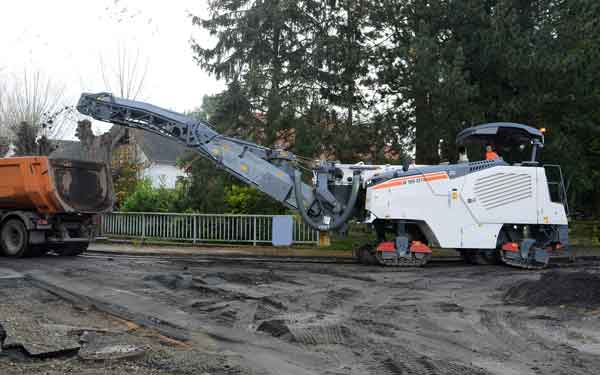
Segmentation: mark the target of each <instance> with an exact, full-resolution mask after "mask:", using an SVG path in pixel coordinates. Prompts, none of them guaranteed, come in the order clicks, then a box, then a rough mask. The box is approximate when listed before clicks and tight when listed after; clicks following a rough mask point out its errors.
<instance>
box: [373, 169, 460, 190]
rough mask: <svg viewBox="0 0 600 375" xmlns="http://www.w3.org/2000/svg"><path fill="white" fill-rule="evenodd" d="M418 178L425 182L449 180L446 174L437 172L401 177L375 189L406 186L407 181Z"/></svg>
mask: <svg viewBox="0 0 600 375" xmlns="http://www.w3.org/2000/svg"><path fill="white" fill-rule="evenodd" d="M417 178H422V179H423V180H425V181H427V182H430V181H436V180H447V179H448V174H447V173H446V172H435V173H427V174H424V175H423V174H421V175H417V176H407V177H399V178H395V179H393V180H390V181H388V182H384V183H382V184H380V185H376V186H375V187H374V188H373V189H376V190H379V189H385V188H389V187H394V186H400V185H404V184H406V182H407V181H410V180H416V179H417Z"/></svg>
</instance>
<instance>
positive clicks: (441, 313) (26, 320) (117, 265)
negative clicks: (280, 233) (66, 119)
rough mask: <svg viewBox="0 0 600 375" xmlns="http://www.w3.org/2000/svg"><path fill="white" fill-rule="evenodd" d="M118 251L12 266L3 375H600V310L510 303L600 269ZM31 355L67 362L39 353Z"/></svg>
mask: <svg viewBox="0 0 600 375" xmlns="http://www.w3.org/2000/svg"><path fill="white" fill-rule="evenodd" d="M96 246H101V245H96ZM105 249H106V250H107V251H109V250H110V251H113V253H106V255H103V254H104V253H98V252H96V253H94V254H93V256H79V257H75V258H60V257H53V256H46V257H42V258H33V259H7V258H0V283H1V285H2V287H1V289H0V291H1V292H2V293H1V294H2V295H0V301H2V302H0V324H3V325H7V326H8V329H6V328H7V327H5V328H4V331H6V332H7V333H10V336H7V340H9V341H8V342H9V343H13V344H12V345H6V343H7V340H4V343H5V345H4V347H7V348H8V349H6V350H4V351H3V352H1V353H0V374H3V375H4V374H6V375H12V374H47V373H48V374H52V375H54V374H63V373H68V372H73V373H82V374H120V373H134V374H137V373H139V374H204V373H206V374H457V375H458V374H461V375H462V374H467V375H468V374H597V373H598V369H599V368H600V306H598V307H595V306H589V307H588V308H581V307H575V306H569V305H559V306H554V307H547V306H520V305H515V304H507V303H506V302H505V301H504V299H503V294H504V292H505V291H506V290H507V289H508V288H509V287H511V286H514V285H518V283H520V282H523V281H526V280H537V279H539V277H540V275H541V274H543V273H544V272H580V271H582V270H586V271H588V272H590V274H598V273H600V266H599V265H598V263H594V262H588V264H587V265H586V264H576V265H567V266H564V267H561V268H559V269H558V270H557V269H554V270H549V271H524V270H518V269H513V268H509V267H505V266H485V267H484V266H467V265H464V264H462V263H459V262H454V263H443V264H438V265H436V264H432V265H430V266H428V267H425V268H417V269H389V268H381V267H367V266H361V265H355V264H315V263H290V264H287V263H274V262H268V261H264V262H262V261H260V260H259V261H256V262H251V263H245V262H240V261H239V260H236V259H235V258H232V259H231V260H228V259H227V256H223V257H221V258H220V259H214V258H210V259H205V258H203V257H202V256H200V255H188V256H186V257H181V256H168V255H166V256H162V257H159V256H152V257H147V258H144V257H141V256H119V255H118V254H115V253H114V248H111V247H110V246H108V245H106V248H105ZM96 250H97V249H96ZM15 272H16V273H15ZM19 273H20V274H22V275H24V277H23V278H20V277H19ZM9 274H10V275H12V278H9V279H7V280H4V279H2V277H3V276H2V275H9ZM15 319H16V320H18V322H17V323H18V324H13V325H12V326H11V322H8V324H7V323H6V321H7V320H15ZM2 322H4V323H2ZM15 327H16V328H15ZM40 327H42V328H40ZM42 329H44V330H45V331H42ZM40 332H44V334H43V335H40V334H39V333H40ZM5 335H6V334H5ZM19 335H20V336H19ZM40 336H41V338H40ZM15 338H17V339H18V340H15ZM10 340H12V341H10ZM17 341H21V342H20V343H19V342H17ZM15 342H17V343H16V344H15ZM73 343H76V344H77V345H79V346H80V348H79V349H74V348H72V347H70V346H72V345H73ZM18 344H21V345H20V347H19V345H18ZM44 345H45V346H44ZM11 346H12V349H11ZM128 346H135V347H136V348H141V349H143V352H142V353H141V354H139V353H138V354H137V355H135V356H133V357H132V358H128V359H114V360H109V361H106V360H90V359H89V358H90V357H89V356H88V357H86V358H88V359H84V357H85V355H83V356H82V353H86V351H87V352H89V351H90V348H92V349H93V348H105V347H109V348H113V349H114V348H126V347H128ZM15 347H16V348H17V349H15ZM61 347H63V348H64V350H62V351H61V350H59V349H60V348H61ZM23 348H29V349H31V348H34V349H35V348H46V349H43V350H47V349H48V348H49V349H51V352H49V354H47V355H46V356H45V358H39V357H38V358H32V357H31V355H30V354H31V353H27V352H25V353H23V352H22V350H23ZM19 350H21V351H19ZM96 350H97V351H100V352H102V350H100V349H96ZM26 351H27V349H26ZM42 357H44V356H43V355H42ZM115 358H116V357H115Z"/></svg>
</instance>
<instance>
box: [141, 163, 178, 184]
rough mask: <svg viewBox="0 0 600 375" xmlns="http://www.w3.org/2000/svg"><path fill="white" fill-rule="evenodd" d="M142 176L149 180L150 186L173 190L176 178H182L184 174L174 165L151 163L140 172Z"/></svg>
mask: <svg viewBox="0 0 600 375" xmlns="http://www.w3.org/2000/svg"><path fill="white" fill-rule="evenodd" d="M142 176H143V177H144V178H150V180H151V181H152V186H153V187H155V188H158V187H161V186H164V187H166V188H169V189H174V188H175V184H176V183H177V177H180V176H184V173H183V171H182V170H181V169H179V168H177V167H176V166H174V165H169V164H156V163H152V164H151V165H150V166H149V167H148V168H144V170H142Z"/></svg>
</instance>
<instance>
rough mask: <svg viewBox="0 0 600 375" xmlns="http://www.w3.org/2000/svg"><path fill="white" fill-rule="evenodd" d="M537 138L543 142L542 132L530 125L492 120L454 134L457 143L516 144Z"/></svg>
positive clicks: (529, 141)
mask: <svg viewBox="0 0 600 375" xmlns="http://www.w3.org/2000/svg"><path fill="white" fill-rule="evenodd" d="M534 140H537V141H539V142H540V143H542V144H543V143H544V133H542V132H541V131H539V130H538V129H536V128H533V127H531V126H527V125H523V124H516V123H512V122H494V123H489V124H482V125H477V126H473V127H471V128H467V129H465V130H463V131H461V132H460V133H458V135H457V136H456V143H457V144H458V145H467V144H496V145H498V144H501V145H518V144H526V143H531V142H532V141H534Z"/></svg>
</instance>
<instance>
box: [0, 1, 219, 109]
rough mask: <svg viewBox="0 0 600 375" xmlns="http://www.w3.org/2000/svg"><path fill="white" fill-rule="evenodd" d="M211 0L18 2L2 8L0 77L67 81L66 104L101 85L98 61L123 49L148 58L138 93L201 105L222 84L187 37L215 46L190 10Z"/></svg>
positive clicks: (167, 102) (176, 105)
mask: <svg viewBox="0 0 600 375" xmlns="http://www.w3.org/2000/svg"><path fill="white" fill-rule="evenodd" d="M206 3H207V1H206V0H171V1H149V0H146V1H144V0H93V1H87V0H86V1H83V0H52V1H43V0H18V1H14V0H11V1H4V2H3V4H2V8H1V10H0V79H4V80H9V79H11V75H13V74H22V72H23V70H24V69H28V70H30V71H41V72H42V73H43V74H44V75H46V76H50V77H51V78H52V80H53V81H55V82H56V83H57V84H60V85H64V87H65V96H66V100H67V101H68V102H71V103H68V104H74V103H75V102H76V101H77V98H78V97H79V94H80V93H81V92H82V91H87V92H97V91H104V90H105V85H104V82H103V79H102V69H101V68H100V65H101V63H100V60H101V59H102V60H103V61H104V62H105V65H113V64H114V65H116V61H117V53H118V51H119V47H120V46H121V48H126V49H127V50H128V51H130V52H131V54H134V53H137V52H138V51H139V54H140V56H141V58H140V61H142V62H144V63H146V62H147V64H148V67H147V75H146V80H145V85H144V89H143V92H142V95H141V98H139V99H143V100H144V101H148V102H150V103H152V104H155V105H159V106H161V107H166V108H169V109H173V110H177V111H185V110H189V109H193V108H195V107H197V106H199V105H200V104H201V102H202V96H203V95H206V94H215V93H217V92H220V91H221V90H222V89H223V88H224V84H223V83H222V82H218V81H216V80H215V79H214V78H212V77H210V76H208V74H206V73H205V72H203V71H202V70H201V69H200V67H198V65H196V63H195V62H194V60H193V53H192V51H191V48H190V38H192V37H194V38H196V39H197V40H199V41H202V43H203V44H204V43H206V44H207V45H210V44H211V40H210V38H209V37H208V35H207V34H206V33H204V32H202V31H201V30H200V29H199V28H198V27H197V26H192V24H191V19H190V18H189V17H188V14H189V13H192V14H196V15H202V16H206V15H207V9H206V8H207V4H206Z"/></svg>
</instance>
